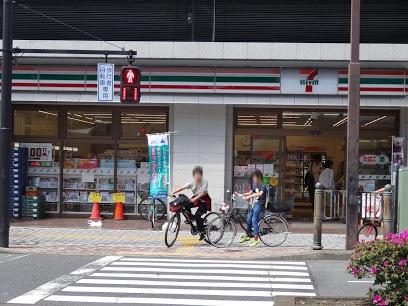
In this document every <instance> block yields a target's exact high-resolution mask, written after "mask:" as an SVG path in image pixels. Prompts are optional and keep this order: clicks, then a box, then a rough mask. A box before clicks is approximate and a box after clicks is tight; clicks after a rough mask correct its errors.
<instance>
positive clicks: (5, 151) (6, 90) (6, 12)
mask: <svg viewBox="0 0 408 306" xmlns="http://www.w3.org/2000/svg"><path fill="white" fill-rule="evenodd" d="M12 17H13V1H12V0H3V57H2V73H1V103H0V150H1V151H0V152H1V153H0V247H3V248H8V247H9V228H10V224H9V205H10V203H9V197H10V180H9V176H10V145H11V135H10V122H11V80H12V69H13V67H12V65H13V62H12V60H13V58H12V56H13V53H12V48H13V36H12V35H13V33H12V28H13V27H12Z"/></svg>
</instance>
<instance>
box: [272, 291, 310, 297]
mask: <svg viewBox="0 0 408 306" xmlns="http://www.w3.org/2000/svg"><path fill="white" fill-rule="evenodd" d="M272 296H316V293H314V292H293V291H287V292H284V291H276V292H274V291H273V292H272Z"/></svg>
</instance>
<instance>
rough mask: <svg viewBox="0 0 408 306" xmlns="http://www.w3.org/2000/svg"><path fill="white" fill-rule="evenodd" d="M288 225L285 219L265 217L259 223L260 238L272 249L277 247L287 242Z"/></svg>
mask: <svg viewBox="0 0 408 306" xmlns="http://www.w3.org/2000/svg"><path fill="white" fill-rule="evenodd" d="M287 237H288V225H287V223H286V221H285V219H283V218H281V217H278V216H265V217H263V218H262V219H261V221H260V222H259V238H260V239H261V241H262V242H263V243H264V244H265V245H267V246H271V247H277V246H279V245H281V244H282V243H284V242H285V241H286V238H287Z"/></svg>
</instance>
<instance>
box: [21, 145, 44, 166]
mask: <svg viewBox="0 0 408 306" xmlns="http://www.w3.org/2000/svg"><path fill="white" fill-rule="evenodd" d="M20 147H21V148H27V149H28V161H42V162H45V161H52V143H27V142H25V143H20Z"/></svg>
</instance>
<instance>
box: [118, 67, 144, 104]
mask: <svg viewBox="0 0 408 306" xmlns="http://www.w3.org/2000/svg"><path fill="white" fill-rule="evenodd" d="M140 79H141V74H140V69H138V68H136V67H133V66H125V67H122V71H121V74H120V102H122V103H139V101H140Z"/></svg>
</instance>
